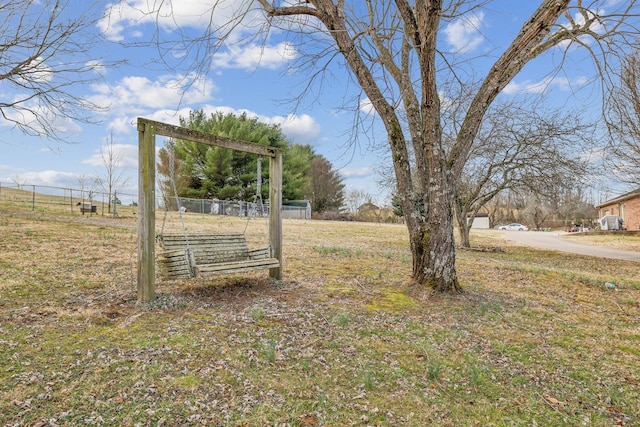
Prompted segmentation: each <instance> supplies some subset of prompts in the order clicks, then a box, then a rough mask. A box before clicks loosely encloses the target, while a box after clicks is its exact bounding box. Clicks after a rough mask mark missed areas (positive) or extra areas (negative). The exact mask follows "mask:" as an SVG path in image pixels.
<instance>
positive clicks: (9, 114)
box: [0, 94, 82, 135]
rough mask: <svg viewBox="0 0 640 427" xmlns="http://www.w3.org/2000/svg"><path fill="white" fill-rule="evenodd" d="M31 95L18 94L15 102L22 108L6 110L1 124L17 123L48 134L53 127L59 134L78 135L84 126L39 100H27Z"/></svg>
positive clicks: (12, 124) (13, 124)
mask: <svg viewBox="0 0 640 427" xmlns="http://www.w3.org/2000/svg"><path fill="white" fill-rule="evenodd" d="M28 97H29V95H24V94H17V95H16V96H15V97H14V98H13V102H15V103H16V104H17V105H19V106H20V108H12V109H8V110H6V111H4V112H3V113H4V118H0V126H6V127H15V126H16V125H15V124H16V123H20V124H22V125H23V126H24V127H27V128H29V129H31V130H32V131H34V132H38V133H39V134H41V135H46V134H48V133H49V132H48V130H49V129H52V130H53V131H54V132H56V133H57V134H67V135H78V134H80V132H82V128H81V127H80V126H79V125H78V124H77V123H75V122H74V121H73V120H72V119H71V118H69V117H63V116H60V115H59V114H58V113H56V111H55V110H52V109H50V108H48V107H47V106H43V105H38V102H37V101H34V100H31V101H25V99H27V98H28Z"/></svg>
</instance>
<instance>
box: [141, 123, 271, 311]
mask: <svg viewBox="0 0 640 427" xmlns="http://www.w3.org/2000/svg"><path fill="white" fill-rule="evenodd" d="M155 135H163V136H166V137H169V138H178V139H182V140H189V141H194V142H199V143H203V144H208V145H213V146H218V147H224V148H230V149H233V150H238V151H244V152H247V153H253V154H258V155H261V156H265V157H269V203H270V209H269V243H270V245H269V247H268V248H260V249H252V250H250V249H248V247H247V242H246V239H245V236H244V234H241V233H224V234H218V233H216V234H211V233H207V234H205V233H195V234H194V233H190V234H188V233H187V232H186V229H185V230H184V232H183V233H181V234H180V233H168V234H165V233H161V234H160V235H159V236H158V241H159V243H160V245H161V247H162V249H163V252H162V257H161V258H160V260H161V261H160V262H161V263H162V267H163V271H164V272H165V275H166V276H167V277H169V278H172V279H180V278H188V277H204V276H213V275H219V274H231V273H244V272H249V271H254V270H261V269H269V276H270V277H272V278H275V279H278V280H280V279H281V278H282V262H281V261H282V219H281V216H280V211H281V209H282V151H281V150H280V149H278V148H274V147H267V146H263V145H259V144H253V143H249V142H243V141H237V140H232V139H229V138H223V137H219V136H216V135H211V134H206V133H203V132H198V131H194V130H191V129H187V128H182V127H178V126H173V125H169V124H166V123H161V122H155V121H151V120H147V119H143V118H138V140H139V141H138V144H139V147H138V148H139V150H138V161H139V163H138V164H139V179H138V196H139V197H138V199H139V201H138V300H139V301H150V300H153V299H154V298H155V240H156V235H155ZM179 211H180V210H179ZM183 228H184V224H183Z"/></svg>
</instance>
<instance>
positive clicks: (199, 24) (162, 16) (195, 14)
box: [98, 0, 262, 42]
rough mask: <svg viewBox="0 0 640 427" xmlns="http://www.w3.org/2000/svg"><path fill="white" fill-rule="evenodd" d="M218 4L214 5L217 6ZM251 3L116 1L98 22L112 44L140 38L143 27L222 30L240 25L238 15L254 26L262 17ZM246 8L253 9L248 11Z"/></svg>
mask: <svg viewBox="0 0 640 427" xmlns="http://www.w3.org/2000/svg"><path fill="white" fill-rule="evenodd" d="M214 5H215V6H214ZM250 6H251V2H246V1H238V0H217V1H215V2H207V1H202V0H180V1H148V0H131V1H127V2H114V3H111V4H109V5H108V6H107V7H106V8H105V14H104V17H103V18H102V20H100V22H99V23H98V28H99V29H100V30H101V31H102V33H103V34H104V35H105V36H106V37H107V38H108V39H109V40H112V41H118V42H120V41H124V40H126V39H130V38H141V37H142V36H143V31H144V30H143V29H141V28H140V27H142V26H144V25H150V26H152V29H151V30H150V32H152V31H155V28H156V26H157V27H160V29H162V30H163V31H166V32H173V31H176V30H177V29H178V28H180V29H184V28H193V29H196V30H201V31H203V30H207V29H214V28H215V29H222V30H221V31H224V28H225V27H228V23H230V22H235V23H237V18H238V17H239V16H244V21H245V22H246V23H247V24H249V25H250V24H252V23H253V22H255V20H256V19H257V18H260V17H261V16H262V14H259V13H257V9H256V8H250ZM247 9H251V10H253V11H252V12H246V10H247ZM247 28H248V27H247V26H243V25H236V26H235V27H234V29H235V30H237V31H239V32H244V31H247Z"/></svg>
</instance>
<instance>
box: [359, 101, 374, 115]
mask: <svg viewBox="0 0 640 427" xmlns="http://www.w3.org/2000/svg"><path fill="white" fill-rule="evenodd" d="M358 109H359V110H360V111H362V112H363V113H364V114H366V115H370V114H371V115H373V114H376V110H375V109H374V108H373V104H372V103H371V100H370V99H369V98H365V99H363V100H361V101H360V105H358Z"/></svg>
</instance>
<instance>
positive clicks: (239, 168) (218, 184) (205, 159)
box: [158, 110, 315, 201]
mask: <svg viewBox="0 0 640 427" xmlns="http://www.w3.org/2000/svg"><path fill="white" fill-rule="evenodd" d="M180 125H181V126H182V127H186V128H188V129H193V130H197V131H200V132H206V133H209V134H213V135H218V136H221V137H226V138H230V139H236V140H241V141H246V142H253V143H256V144H260V145H265V146H271V147H277V148H280V149H282V150H283V170H282V181H283V182H282V197H283V199H284V200H296V199H303V198H305V196H306V195H307V193H308V192H309V188H310V174H309V170H310V169H311V162H312V159H313V157H314V155H315V153H314V152H313V149H312V148H311V146H309V145H294V144H291V143H290V142H289V141H288V140H287V139H286V137H285V136H284V135H283V133H282V131H281V130H280V127H279V126H276V125H268V124H265V123H261V122H259V121H258V119H257V118H250V117H248V116H247V115H246V114H242V115H240V116H236V115H234V114H226V115H225V114H222V113H214V114H211V115H210V116H207V115H206V114H205V113H204V112H203V111H202V110H195V111H191V112H190V113H189V117H187V118H184V117H182V118H180ZM167 157H168V156H167V149H166V147H165V148H163V149H161V153H160V160H161V161H160V164H159V169H158V171H159V172H160V173H161V174H164V175H165V176H166V172H165V171H168V169H169V168H168V163H167V160H166V159H167ZM175 164H176V169H175V180H176V182H179V183H180V185H178V194H179V195H180V196H181V197H193V198H208V199H211V198H217V199H221V200H245V201H252V200H253V198H254V196H255V194H256V185H257V176H256V174H257V168H258V156H256V155H254V154H250V153H244V152H239V151H235V150H230V149H227V148H223V147H214V146H209V145H206V144H201V143H197V142H193V141H184V140H178V141H176V142H175ZM268 179H269V171H268V163H267V162H263V167H262V182H263V183H265V184H266V183H268ZM165 182H166V181H165ZM261 192H262V198H263V200H266V199H267V198H268V185H263V186H262V188H261Z"/></svg>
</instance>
